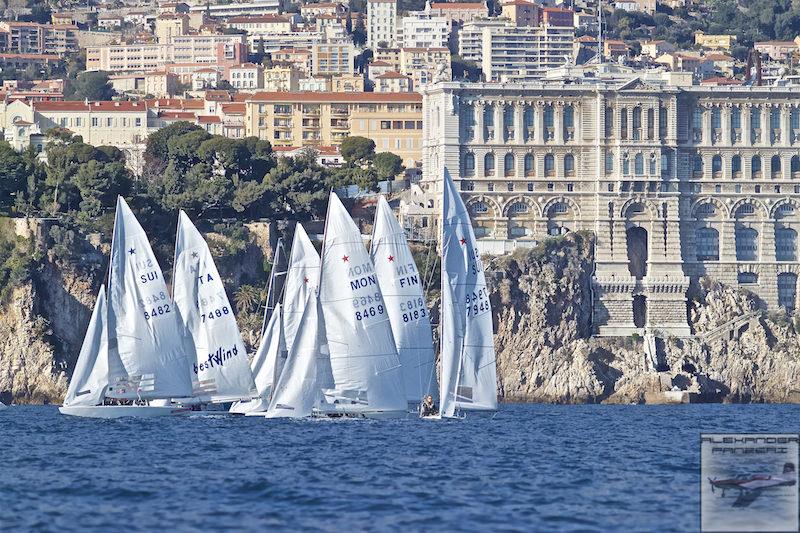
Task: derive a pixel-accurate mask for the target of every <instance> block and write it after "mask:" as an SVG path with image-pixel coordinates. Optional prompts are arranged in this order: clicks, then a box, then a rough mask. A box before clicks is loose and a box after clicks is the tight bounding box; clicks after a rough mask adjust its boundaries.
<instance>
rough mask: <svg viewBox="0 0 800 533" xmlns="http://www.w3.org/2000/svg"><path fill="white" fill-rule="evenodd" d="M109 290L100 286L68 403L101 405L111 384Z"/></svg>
mask: <svg viewBox="0 0 800 533" xmlns="http://www.w3.org/2000/svg"><path fill="white" fill-rule="evenodd" d="M106 313H107V307H106V289H105V287H103V286H101V287H100V292H99V293H98V294H97V301H96V302H95V304H94V310H93V311H92V318H91V319H90V320H89V327H88V328H87V329H86V335H85V336H84V337H83V345H82V346H81V351H80V354H79V355H78V362H77V363H75V370H74V371H73V373H72V380H71V381H70V382H69V389H67V396H66V398H64V405H66V406H74V405H100V404H102V403H103V398H104V394H105V390H106V387H107V386H108V326H107V316H106Z"/></svg>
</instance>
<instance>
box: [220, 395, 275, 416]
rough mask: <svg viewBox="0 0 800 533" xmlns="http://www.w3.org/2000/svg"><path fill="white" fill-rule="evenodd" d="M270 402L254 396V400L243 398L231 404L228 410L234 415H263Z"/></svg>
mask: <svg viewBox="0 0 800 533" xmlns="http://www.w3.org/2000/svg"><path fill="white" fill-rule="evenodd" d="M267 409H269V403H268V402H267V401H266V400H264V399H263V398H253V399H252V400H243V401H240V402H236V403H234V404H233V405H231V408H230V409H229V410H228V412H229V413H230V414H232V415H245V416H263V415H264V414H265V413H266V412H267Z"/></svg>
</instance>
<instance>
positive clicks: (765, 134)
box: [761, 106, 772, 167]
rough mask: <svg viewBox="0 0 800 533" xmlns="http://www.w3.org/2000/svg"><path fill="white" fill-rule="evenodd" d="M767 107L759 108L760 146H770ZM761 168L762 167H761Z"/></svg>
mask: <svg viewBox="0 0 800 533" xmlns="http://www.w3.org/2000/svg"><path fill="white" fill-rule="evenodd" d="M769 109H770V108H769V107H767V106H761V146H769V145H770V144H772V139H771V135H770V134H771V132H772V130H770V127H769ZM762 167H763V165H762Z"/></svg>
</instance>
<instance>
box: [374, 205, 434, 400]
mask: <svg viewBox="0 0 800 533" xmlns="http://www.w3.org/2000/svg"><path fill="white" fill-rule="evenodd" d="M370 257H371V258H372V263H373V265H375V273H376V274H377V276H378V285H379V286H380V288H381V293H382V294H383V300H384V302H385V303H386V312H387V314H388V316H389V321H390V322H391V325H392V333H393V335H394V341H395V345H396V347H397V353H398V356H399V359H400V364H401V365H402V368H401V371H402V377H403V388H404V390H405V396H406V401H407V402H408V406H409V410H413V411H416V410H417V408H418V404H419V403H420V401H421V399H422V398H423V397H424V396H426V395H428V394H431V393H432V392H433V391H432V390H431V389H432V388H433V383H434V382H433V380H434V364H435V357H436V356H435V354H434V350H433V335H432V332H431V322H430V316H429V312H428V308H427V306H426V305H425V295H424V293H423V290H422V281H423V280H422V279H421V277H420V273H419V270H418V269H417V265H416V263H415V262H414V257H413V255H412V254H411V250H410V249H409V247H408V242H407V241H406V234H405V232H404V231H403V228H401V227H400V224H398V222H397V219H396V218H395V216H394V214H393V213H392V209H391V208H390V207H389V203H388V202H387V201H386V198H384V197H383V196H381V197H380V198H379V200H378V207H377V209H376V211H375V224H374V225H373V230H372V242H371V244H370Z"/></svg>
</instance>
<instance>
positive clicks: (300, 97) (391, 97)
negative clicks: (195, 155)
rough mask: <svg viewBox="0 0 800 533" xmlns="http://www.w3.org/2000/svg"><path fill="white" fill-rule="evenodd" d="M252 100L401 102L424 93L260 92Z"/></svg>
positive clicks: (418, 99)
mask: <svg viewBox="0 0 800 533" xmlns="http://www.w3.org/2000/svg"><path fill="white" fill-rule="evenodd" d="M249 101H252V102H319V103H348V102H368V103H383V102H399V103H421V102H422V95H421V94H419V93H367V92H363V93H332V92H311V91H307V92H258V93H255V94H254V95H253V97H252V98H250V100H249Z"/></svg>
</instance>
